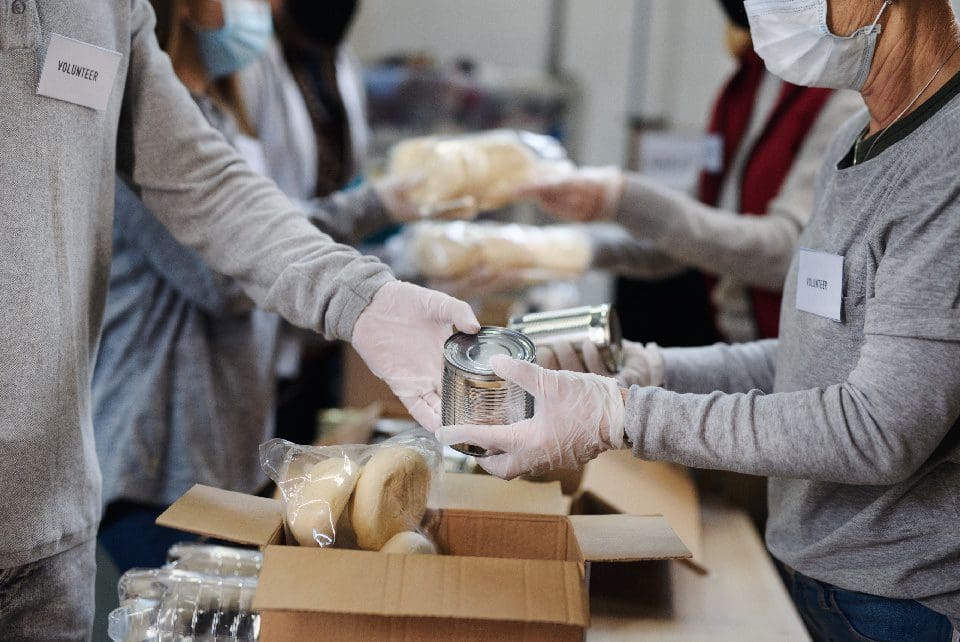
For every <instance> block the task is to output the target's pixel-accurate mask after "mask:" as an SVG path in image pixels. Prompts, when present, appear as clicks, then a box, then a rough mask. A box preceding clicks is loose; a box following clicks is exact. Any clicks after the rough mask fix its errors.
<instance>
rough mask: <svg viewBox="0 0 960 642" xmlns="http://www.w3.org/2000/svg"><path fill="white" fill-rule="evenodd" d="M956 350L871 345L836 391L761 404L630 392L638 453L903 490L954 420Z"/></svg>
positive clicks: (629, 423) (750, 398) (891, 340)
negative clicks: (899, 486)
mask: <svg viewBox="0 0 960 642" xmlns="http://www.w3.org/2000/svg"><path fill="white" fill-rule="evenodd" d="M958 363H960V342H957V341H953V342H951V341H936V340H929V339H916V338H905V337H899V336H885V335H877V334H874V335H868V336H867V339H866V341H865V342H864V344H863V347H862V349H861V353H860V360H859V362H858V363H857V365H856V367H855V368H854V370H853V371H852V372H851V373H850V375H849V377H848V378H847V379H846V380H845V381H844V382H842V383H839V384H836V385H832V386H829V387H825V388H816V389H810V390H803V391H799V392H789V393H777V394H770V395H765V394H763V393H762V392H760V391H753V392H748V393H745V394H732V395H731V394H723V393H720V392H715V393H712V394H686V395H684V394H678V393H675V392H670V391H667V390H661V389H659V388H639V387H634V388H632V389H631V390H630V395H629V399H628V401H627V414H626V432H627V435H628V437H629V439H630V442H631V443H632V444H633V449H634V453H635V454H636V456H638V457H642V458H645V459H658V460H667V461H673V462H677V463H681V464H684V465H687V466H695V467H698V468H717V469H722V470H733V471H737V472H743V473H749V474H753V475H764V476H772V477H786V478H801V479H812V480H817V481H827V482H837V483H844V484H866V485H886V484H893V483H897V482H900V481H903V480H905V479H907V478H909V477H910V476H911V475H912V474H914V473H915V472H916V471H917V470H918V469H919V468H920V466H921V465H922V464H923V463H924V462H925V461H927V459H928V458H929V457H930V455H931V454H932V453H933V452H934V451H935V450H936V448H937V446H938V445H940V443H941V441H942V440H943V439H944V437H945V436H946V435H947V433H948V432H949V431H950V429H951V427H952V426H953V425H954V424H955V423H956V422H957V418H958V416H960V368H957V364H958Z"/></svg>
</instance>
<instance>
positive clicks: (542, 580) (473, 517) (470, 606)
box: [158, 477, 689, 642]
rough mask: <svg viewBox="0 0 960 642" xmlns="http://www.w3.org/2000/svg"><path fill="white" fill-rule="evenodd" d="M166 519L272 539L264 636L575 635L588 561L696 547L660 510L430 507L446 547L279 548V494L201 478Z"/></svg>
mask: <svg viewBox="0 0 960 642" xmlns="http://www.w3.org/2000/svg"><path fill="white" fill-rule="evenodd" d="M474 479H481V478H480V477H474ZM479 483H480V484H483V485H487V484H488V482H479ZM500 483H501V484H506V482H500ZM464 484H468V482H464ZM513 487H514V488H520V489H522V488H525V486H523V485H514V486H513ZM558 491H559V489H558V488H556V487H554V491H553V492H554V494H555V493H556V492H558ZM247 509H249V510H251V511H252V513H251V514H247V512H246V511H247ZM158 523H161V524H163V525H165V526H169V527H173V528H180V529H182V530H187V531H191V532H200V533H203V534H209V535H213V536H215V537H218V538H221V539H226V540H232V541H237V542H242V543H248V544H259V545H267V544H270V545H267V546H266V549H265V556H264V563H263V570H262V573H261V577H260V582H259V585H258V588H257V592H256V594H255V596H254V608H256V609H258V610H259V611H260V612H261V616H262V620H261V640H265V641H268V642H269V641H271V640H294V639H297V640H299V639H312V638H315V637H316V636H318V635H321V634H322V635H326V636H328V637H329V636H334V637H335V638H336V639H343V640H360V639H377V640H414V639H422V638H423V637H430V638H431V639H446V640H471V639H476V640H480V639H491V636H494V637H497V636H499V637H501V638H504V639H511V640H513V639H516V640H537V641H539V640H544V641H547V640H579V639H581V638H582V636H583V631H584V628H585V627H586V626H587V624H588V622H589V606H588V592H587V584H586V575H585V568H586V566H585V565H586V562H587V561H589V560H593V559H596V560H633V559H662V558H675V557H683V556H685V555H689V552H688V551H687V550H686V548H685V547H684V546H683V544H682V543H681V542H680V541H679V539H677V537H676V535H673V534H672V532H671V531H670V529H669V527H668V526H667V525H666V523H665V522H664V520H663V519H662V518H661V517H650V516H648V517H632V516H631V517H628V516H580V517H577V518H575V519H573V520H572V519H571V518H569V517H566V516H563V515H556V514H554V515H545V514H526V513H509V512H483V511H476V510H457V509H443V508H441V509H437V510H433V511H431V512H430V513H429V515H428V518H427V520H426V521H425V524H424V526H425V528H426V529H427V530H428V531H429V532H430V534H431V535H432V536H433V539H434V541H435V542H436V543H437V546H438V548H439V549H440V550H441V551H442V552H443V553H444V555H440V556H414V555H411V556H404V555H384V554H381V553H377V552H368V551H351V550H341V549H332V548H327V549H315V548H301V547H295V546H283V545H277V542H278V541H279V539H280V538H282V535H283V528H282V517H281V511H280V506H279V503H278V502H276V501H275V500H269V499H263V498H256V497H249V496H244V495H240V494H238V493H230V492H227V491H219V490H216V489H211V488H206V487H202V486H196V487H194V488H193V489H191V491H190V492H188V493H187V494H186V495H185V496H184V497H183V498H181V499H180V500H179V501H178V502H176V503H175V504H174V505H173V506H171V508H170V509H169V510H168V511H167V512H166V513H164V515H162V516H161V518H160V520H158ZM584 550H585V551H588V553H587V554H586V555H585V554H584V553H583V552H582V551H584Z"/></svg>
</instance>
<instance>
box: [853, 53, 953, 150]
mask: <svg viewBox="0 0 960 642" xmlns="http://www.w3.org/2000/svg"><path fill="white" fill-rule="evenodd" d="M958 51H960V45H957V47H956V49H954V50H953V53H951V54H950V55H949V56H948V57H947V59H946V60H944V61H943V64H942V65H940V66H939V67H937V70H936V71H935V72H933V76H931V77H930V80H928V81H927V84H925V85H924V86H923V89H921V90H920V93H918V94H917V95H916V97H915V98H914V99H913V100H911V101H910V104H909V105H907V106H906V107H904V109H903V111H902V112H900V115H899V116H897V117H896V118H894V119H893V122H891V123H890V124H889V125H887V126H886V127H884V128H883V129H882V130H881V131H880V133H879V134H877V137H876V138H874V139H873V143H872V144H871V145H870V149H868V150H867V155H866V158H870V154H872V153H873V148H874V147H876V146H877V143H879V142H880V139H881V138H883V135H884V134H886V133H887V131H888V130H889V129H890V128H891V127H893V126H894V125H895V124H897V122H899V120H900V119H901V118H903V117H904V116H905V115H906V113H907V112H908V111H910V108H911V107H913V106H914V105H915V104H917V101H918V100H920V97H921V96H923V95H924V94H925V93H926V92H927V90H928V89H930V85H932V84H933V81H934V80H936V79H937V76H939V75H940V72H941V71H943V69H944V67H946V66H947V63H948V62H950V61H951V60H953V57H954V56H955V55H957V52H958ZM865 134H866V132H864V133H863V134H861V135H860V138H859V139H858V140H857V143H856V144H855V145H854V146H853V164H854V165H856V164H858V163H862V162H863V159H864V157H862V156H861V157H860V160H857V156H859V155H860V145H861V144H862V143H863V141H864V140H866V139H865Z"/></svg>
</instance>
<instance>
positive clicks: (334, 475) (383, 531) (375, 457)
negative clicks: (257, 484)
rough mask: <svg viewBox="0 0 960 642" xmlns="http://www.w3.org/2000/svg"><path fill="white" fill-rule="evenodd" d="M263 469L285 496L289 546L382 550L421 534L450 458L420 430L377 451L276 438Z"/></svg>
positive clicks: (265, 449)
mask: <svg viewBox="0 0 960 642" xmlns="http://www.w3.org/2000/svg"><path fill="white" fill-rule="evenodd" d="M260 464H261V467H262V468H263V470H264V472H266V473H267V475H268V476H269V477H270V478H271V479H272V480H273V481H274V482H276V484H277V487H278V488H279V489H280V497H281V501H282V503H283V510H284V525H285V527H286V531H287V540H288V541H290V542H296V543H298V544H300V545H301V546H320V547H326V546H334V545H335V546H338V547H341V548H355V547H359V548H363V549H366V550H380V548H381V547H382V546H383V545H384V543H385V542H386V541H387V540H389V539H390V538H392V537H393V536H394V535H396V534H398V533H400V532H404V531H417V529H418V528H419V527H420V524H421V522H422V521H423V516H424V514H425V513H426V508H427V501H428V498H429V495H430V492H431V489H432V487H433V484H434V482H435V481H436V480H437V479H438V476H439V475H440V474H441V472H442V469H443V457H442V451H441V448H440V445H439V444H438V443H437V441H436V439H434V438H433V436H432V435H430V434H429V433H427V432H426V431H422V430H416V431H410V432H407V433H404V434H401V435H397V436H396V437H392V438H391V439H388V440H386V441H384V442H382V443H380V444H376V445H347V446H323V447H314V446H300V445H297V444H293V443H291V442H289V441H285V440H283V439H272V440H270V441H268V442H266V443H265V444H262V445H261V446H260Z"/></svg>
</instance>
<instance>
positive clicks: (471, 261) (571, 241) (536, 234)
mask: <svg viewBox="0 0 960 642" xmlns="http://www.w3.org/2000/svg"><path fill="white" fill-rule="evenodd" d="M405 235H406V243H405V249H406V253H407V258H408V261H409V263H410V264H412V266H413V267H414V269H415V271H416V272H417V273H418V274H420V275H422V276H425V277H427V278H428V279H433V280H438V281H454V282H455V281H460V280H463V281H464V282H465V283H468V284H469V283H470V282H472V281H479V282H485V281H490V280H495V281H504V282H506V283H509V284H510V285H511V286H513V287H517V286H523V285H531V284H536V283H543V282H546V281H555V280H569V279H576V278H579V277H580V276H582V275H583V274H584V272H586V270H587V269H588V268H589V267H590V264H591V262H592V260H593V251H592V248H591V244H590V239H589V237H588V236H587V234H586V233H585V232H584V231H583V229H582V228H580V227H577V226H572V225H546V226H536V225H520V224H516V223H492V222H478V223H475V222H467V221H452V222H449V223H439V222H437V223H433V222H431V223H418V224H417V225H414V226H411V227H410V228H409V229H408V230H407V231H406V232H405Z"/></svg>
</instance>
